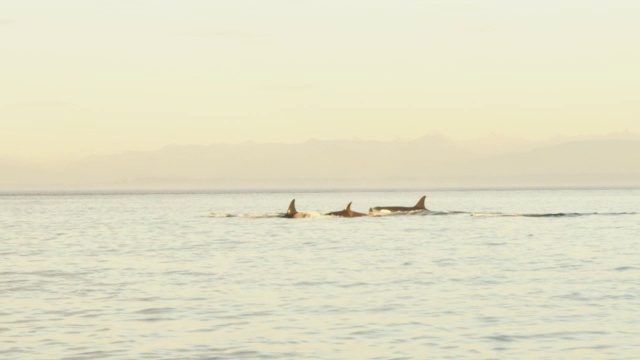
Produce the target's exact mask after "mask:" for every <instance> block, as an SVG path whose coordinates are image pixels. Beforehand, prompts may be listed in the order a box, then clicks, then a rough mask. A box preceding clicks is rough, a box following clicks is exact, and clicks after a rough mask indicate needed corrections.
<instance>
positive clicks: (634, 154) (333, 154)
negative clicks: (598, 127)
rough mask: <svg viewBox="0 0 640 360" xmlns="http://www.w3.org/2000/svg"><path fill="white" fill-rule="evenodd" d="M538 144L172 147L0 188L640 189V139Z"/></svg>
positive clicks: (15, 177)
mask: <svg viewBox="0 0 640 360" xmlns="http://www.w3.org/2000/svg"><path fill="white" fill-rule="evenodd" d="M623 135H624V136H622V135H615V136H613V135H612V136H608V137H607V136H604V137H598V138H596V139H595V140H594V139H593V138H592V139H586V140H583V139H577V140H576V141H572V139H568V140H569V142H561V141H560V143H557V142H558V141H557V140H556V141H555V142H556V143H554V141H549V142H545V143H542V144H539V143H538V144H537V143H533V142H529V141H522V140H519V139H513V138H507V137H501V136H492V137H487V138H483V139H477V140H473V141H466V142H458V141H454V140H452V139H450V138H448V137H446V136H443V135H429V136H425V137H421V138H418V139H414V140H397V141H390V142H383V141H363V140H333V141H320V140H309V141H306V142H303V143H297V144H279V143H253V142H247V143H242V144H235V145H230V144H212V145H209V146H193V145H192V146H179V145H170V146H166V147H164V148H162V149H160V150H157V151H148V152H127V153H122V154H116V155H103V156H91V157H87V158H85V159H82V160H80V161H75V162H73V163H71V164H69V165H67V166H65V167H62V168H59V169H56V170H46V169H44V168H41V167H38V166H36V165H33V164H27V163H24V162H18V161H8V160H4V161H0V172H1V173H2V174H3V175H2V178H1V179H0V189H5V190H10V189H30V188H57V189H193V188H203V189H204V188H212V189H240V188H256V189H260V188H280V189H289V188H292V189H299V188H411V187H419V188H429V187H484V186H511V187H516V186H540V187H544V186H640V136H638V135H636V134H630V133H623Z"/></svg>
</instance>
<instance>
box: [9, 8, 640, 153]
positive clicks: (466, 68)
mask: <svg viewBox="0 0 640 360" xmlns="http://www.w3.org/2000/svg"><path fill="white" fill-rule="evenodd" d="M639 19H640V1H637V0H626V1H625V0H611V1H603V0H538V1H528V0H477V1H472V0H468V1H462V0H440V1H435V0H395V1H391V0H385V1H381V0H217V1H216V0H188V1H187V0H180V1H179V0H55V1H52V0H0V125H1V127H0V129H1V130H0V158H20V159H47V158H56V157H65V156H74V157H79V156H85V155H90V154H96V153H113V152H121V151H127V150H152V149H156V148H159V147H162V146H164V145H167V144H209V143H213V142H231V143H233V142H242V141H247V140H253V141H258V142H265V141H283V142H297V141H304V140H307V139H310V138H319V139H344V138H349V139H350V138H361V139H379V140H391V139H394V138H412V137H418V136H421V135H424V134H427V133H432V132H440V133H444V134H447V135H449V136H451V137H454V138H460V139H465V138H473V137H479V136H483V135H487V134H494V133H499V134H504V135H509V136H519V137H525V138H529V139H543V138H548V137H552V136H556V135H561V134H562V135H587V134H601V133H607V132H616V131H624V130H628V131H633V132H640V65H639V64H640V21H639Z"/></svg>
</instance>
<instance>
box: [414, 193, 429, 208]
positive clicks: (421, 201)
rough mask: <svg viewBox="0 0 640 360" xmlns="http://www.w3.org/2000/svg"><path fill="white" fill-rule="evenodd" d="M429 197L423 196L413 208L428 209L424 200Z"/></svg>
mask: <svg viewBox="0 0 640 360" xmlns="http://www.w3.org/2000/svg"><path fill="white" fill-rule="evenodd" d="M426 199H427V196H426V195H425V196H423V197H421V198H420V200H418V203H417V204H416V206H414V207H413V208H414V209H416V210H426V209H427V208H426V207H425V206H424V201H425V200H426Z"/></svg>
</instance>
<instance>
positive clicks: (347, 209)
mask: <svg viewBox="0 0 640 360" xmlns="http://www.w3.org/2000/svg"><path fill="white" fill-rule="evenodd" d="M352 202H353V201H349V203H348V204H347V206H345V207H344V211H351V203H352Z"/></svg>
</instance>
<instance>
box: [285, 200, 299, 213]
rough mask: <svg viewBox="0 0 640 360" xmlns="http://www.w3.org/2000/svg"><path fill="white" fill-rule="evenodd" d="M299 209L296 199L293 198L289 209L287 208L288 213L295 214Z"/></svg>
mask: <svg viewBox="0 0 640 360" xmlns="http://www.w3.org/2000/svg"><path fill="white" fill-rule="evenodd" d="M297 212H298V211H297V210H296V199H293V200H291V203H290V204H289V209H287V214H289V215H293V214H295V213H297Z"/></svg>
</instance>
